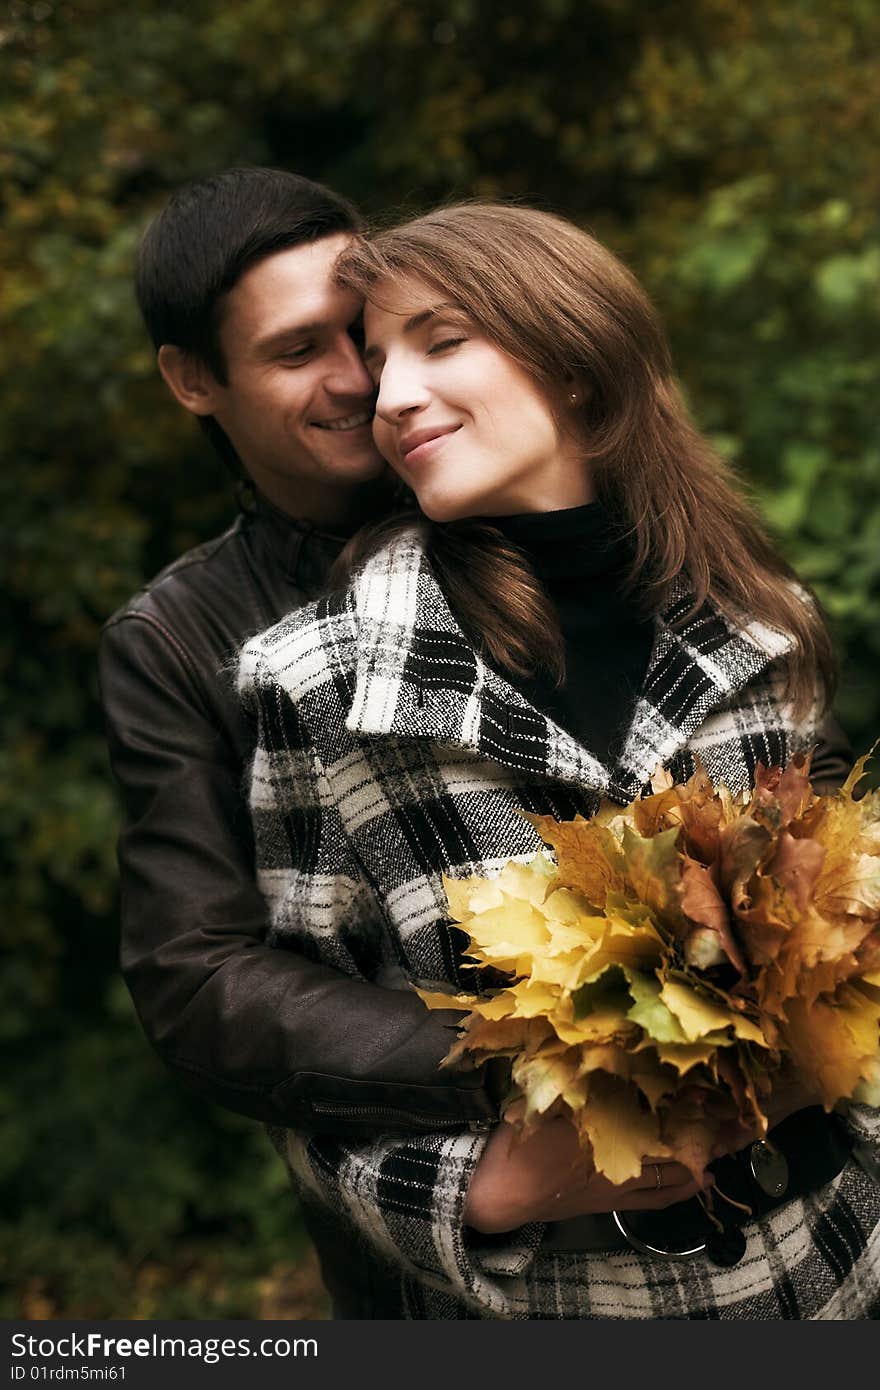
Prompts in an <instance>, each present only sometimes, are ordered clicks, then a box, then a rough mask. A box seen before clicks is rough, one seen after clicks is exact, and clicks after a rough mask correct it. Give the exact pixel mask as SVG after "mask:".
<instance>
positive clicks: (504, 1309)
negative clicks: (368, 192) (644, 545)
mask: <svg viewBox="0 0 880 1390" xmlns="http://www.w3.org/2000/svg"><path fill="white" fill-rule="evenodd" d="M688 607H689V600H688V596H687V594H685V593H684V592H681V593H679V594H678V595H677V596H674V597H673V599H672V601H671V602H670V604H669V605H668V607H667V608H666V610H665V611H664V612H663V613H662V614H660V615H658V617H657V619H656V634H655V641H654V647H653V652H652V655H651V659H650V662H649V667H648V671H647V674H646V677H645V681H644V685H643V688H642V691H641V694H640V696H639V699H638V702H637V704H636V708H635V710H634V713H633V719H632V724H631V728H630V730H629V734H628V737H627V739H626V740H625V743H624V746H623V751H622V753H621V755H620V758H619V761H618V763H617V765H616V766H614V767H605V766H603V765H602V764H601V763H600V762H598V761H597V759H596V758H595V757H594V756H593V755H592V754H591V753H590V751H589V750H588V749H587V748H585V747H583V746H582V745H580V744H579V743H578V742H576V740H575V739H574V738H573V737H572V736H571V735H570V734H568V733H567V732H566V731H565V730H563V729H561V728H559V727H557V726H556V725H555V724H553V722H552V721H551V720H550V719H549V718H548V717H547V716H545V715H544V714H542V713H541V712H540V710H538V709H535V708H534V707H532V706H531V705H530V704H529V703H528V702H527V701H526V700H525V698H524V697H523V696H521V695H520V694H519V693H518V692H517V691H516V690H515V689H514V688H513V687H512V686H511V685H510V684H509V683H508V682H507V681H506V680H505V679H503V678H502V676H500V675H499V674H498V673H497V672H496V671H494V670H492V669H491V668H489V667H488V666H487V665H486V664H485V662H484V661H483V660H482V658H481V656H480V655H479V654H478V653H477V652H476V651H475V650H474V649H473V647H472V645H471V644H470V643H469V641H468V640H467V639H466V637H465V636H464V634H463V633H462V631H461V629H460V627H459V625H458V623H457V622H456V620H455V618H454V617H453V615H452V613H451V612H450V610H449V607H448V605H447V603H446V601H445V599H444V597H443V595H442V593H441V591H440V589H439V587H438V585H437V583H436V581H435V580H434V578H433V576H432V574H431V571H430V568H429V566H428V564H427V562H426V559H425V555H424V551H423V547H422V542H421V539H420V536H419V533H418V531H416V530H414V531H412V532H411V533H407V534H406V535H404V536H403V537H402V538H399V539H397V540H395V541H394V542H392V543H391V544H390V545H389V546H388V547H386V549H385V550H383V551H381V552H379V553H378V554H377V555H375V556H374V557H373V558H372V559H371V560H369V561H368V562H367V564H366V565H365V567H364V568H363V569H362V570H361V571H360V573H359V574H358V575H357V576H356V577H355V579H354V580H353V582H352V585H351V587H350V588H349V590H348V591H347V592H345V593H340V594H335V595H331V596H330V597H328V598H325V599H322V600H320V601H319V602H317V603H314V604H311V605H310V606H308V607H306V608H304V609H300V610H298V611H297V612H295V613H292V614H290V615H289V617H287V618H285V619H284V620H282V622H280V623H278V624H277V625H276V626H275V627H273V628H271V629H270V630H269V631H268V632H265V633H263V634H262V635H261V636H259V637H257V638H255V639H254V640H253V641H251V642H250V643H249V644H248V645H247V647H246V648H245V649H244V652H243V654H242V657H241V662H240V674H239V685H240V690H241V693H242V696H243V698H244V699H245V701H246V703H247V704H248V705H249V706H250V708H251V709H252V711H253V713H254V715H255V718H256V721H257V734H258V738H257V752H256V756H255V760H254V764H253V771H252V780H251V793H250V795H251V808H252V814H253V820H254V827H255V835H256V845H257V858H258V874H259V882H260V886H261V888H262V891H263V892H264V894H265V896H266V898H267V900H268V902H269V904H270V908H271V913H272V921H273V942H274V944H276V945H278V946H286V947H292V948H295V949H297V950H302V951H305V952H307V953H308V954H310V955H312V956H314V957H317V958H320V959H321V960H323V961H325V962H327V963H329V964H331V965H334V966H336V967H337V968H339V969H340V970H343V971H346V972H347V973H349V974H351V975H355V976H358V977H361V978H363V979H365V980H373V981H378V982H382V983H385V984H388V983H391V984H393V985H395V986H396V987H400V988H405V987H406V986H407V982H412V983H415V984H418V985H421V986H426V987H429V988H430V987H433V988H438V989H445V990H448V989H449V988H450V987H452V988H453V989H458V988H462V987H467V986H468V983H469V982H468V979H467V972H466V970H465V969H463V966H462V961H461V957H460V947H459V946H458V944H457V942H456V933H455V930H454V928H451V927H450V925H449V923H448V918H447V913H446V901H445V896H444V893H443V889H442V886H441V881H440V876H441V874H442V873H447V874H453V875H455V876H462V877H464V876H468V875H472V874H491V873H492V872H493V871H497V870H499V869H500V868H501V866H502V865H503V864H504V863H505V862H506V861H507V860H508V859H512V858H519V859H522V860H529V859H530V858H532V857H533V856H534V854H535V853H536V852H537V851H538V850H540V849H541V848H542V845H541V842H540V841H539V839H538V837H537V835H536V833H535V832H534V830H533V829H532V827H531V825H530V824H529V823H528V822H527V821H526V820H525V819H524V818H523V817H522V816H521V815H519V814H518V810H519V809H525V810H529V811H534V812H538V813H544V814H551V815H553V816H556V817H557V818H559V819H568V818H571V817H572V816H574V815H575V814H577V813H578V812H580V813H581V814H583V815H590V814H591V813H592V812H593V811H594V810H595V809H596V807H597V805H598V802H599V799H600V797H601V796H608V797H610V798H612V799H614V800H617V801H618V802H620V803H621V804H623V803H626V802H628V801H630V800H632V799H633V798H634V797H635V796H636V795H637V794H638V793H639V792H640V791H641V790H642V788H643V787H644V786H645V784H646V782H647V781H648V779H649V777H650V775H651V773H652V772H653V771H654V769H655V767H656V765H657V763H658V762H659V763H662V764H663V765H664V766H666V767H667V768H669V770H670V771H671V772H672V773H673V775H674V776H675V777H676V778H679V779H681V778H685V777H687V776H689V775H690V774H691V772H692V771H693V768H694V756H695V754H697V753H699V755H700V758H701V759H702V761H703V764H704V766H705V767H706V770H707V772H708V773H709V775H710V776H711V777H712V778H713V779H718V778H723V779H724V780H725V781H726V782H727V784H728V785H729V786H730V787H731V788H732V789H734V790H738V789H740V788H742V787H744V786H745V785H746V784H748V783H749V782H750V781H751V780H752V779H753V776H754V772H755V765H756V763H757V762H758V761H759V760H761V761H763V762H764V763H767V764H774V763H784V762H785V761H786V760H787V759H788V758H789V757H790V756H791V754H792V753H793V752H795V751H797V750H798V749H800V748H802V747H805V746H808V745H809V744H810V743H811V741H812V738H813V731H814V722H813V721H812V720H809V719H808V720H806V721H802V722H800V723H796V722H795V720H794V718H793V715H792V711H791V708H790V706H789V705H788V703H787V702H786V699H785V696H784V689H783V687H784V681H783V675H784V670H785V661H786V655H787V653H788V651H789V649H790V644H789V639H788V638H787V637H786V636H784V635H783V634H781V633H779V632H777V631H774V630H772V629H770V628H768V627H765V626H760V625H758V624H757V623H752V624H751V625H746V626H744V627H743V628H741V629H736V628H734V627H732V626H731V625H730V624H729V623H728V622H727V621H726V620H725V619H724V618H723V617H722V616H721V615H720V614H719V612H718V611H717V609H716V608H715V607H714V606H713V605H712V604H711V603H706V604H705V605H704V606H703V608H702V609H701V610H700V611H699V612H698V613H697V614H696V615H695V616H694V617H692V618H691V619H689V620H688V622H687V623H686V624H685V625H684V626H681V627H676V626H674V625H675V624H676V620H680V619H681V617H682V615H683V614H684V613H685V612H686V611H687V608H688ZM597 675H598V676H599V677H600V678H601V665H599V667H598V669H597ZM344 1024H345V1021H344V1020H343V1019H341V1020H340V1027H344ZM850 1123H851V1124H852V1126H853V1127H854V1128H855V1129H856V1130H857V1133H858V1136H859V1138H860V1139H862V1140H864V1141H866V1142H867V1143H870V1144H873V1145H874V1146H875V1149H876V1150H877V1151H880V1125H878V1123H877V1112H875V1111H871V1110H867V1109H865V1108H859V1109H853V1111H852V1112H851V1117H850ZM485 1142H486V1136H485V1135H484V1134H473V1133H467V1132H457V1133H450V1132H443V1133H426V1134H424V1135H417V1136H415V1137H406V1138H401V1137H399V1136H397V1137H386V1138H383V1139H380V1140H378V1141H376V1142H367V1143H365V1142H363V1141H362V1140H361V1141H357V1142H347V1141H343V1140H339V1139H337V1138H328V1137H327V1136H326V1135H324V1136H322V1135H319V1134H308V1133H298V1132H297V1133H294V1132H292V1131H288V1132H287V1134H286V1151H287V1159H288V1163H289V1167H290V1170H291V1173H292V1176H293V1179H294V1183H295V1186H296V1188H297V1190H298V1191H299V1192H300V1194H301V1196H302V1197H303V1199H304V1200H306V1201H307V1202H310V1203H317V1204H318V1206H319V1207H320V1208H322V1209H323V1210H324V1211H325V1212H326V1213H327V1214H329V1215H330V1216H331V1219H337V1220H338V1222H339V1227H340V1233H341V1236H342V1238H343V1239H345V1238H346V1236H345V1232H346V1231H347V1232H348V1238H350V1239H352V1240H355V1239H357V1240H359V1241H360V1242H366V1244H367V1245H368V1246H369V1248H370V1249H371V1250H372V1251H373V1252H375V1255H376V1258H377V1261H378V1262H380V1263H381V1265H382V1266H383V1267H384V1268H386V1269H390V1270H391V1271H392V1273H391V1275H390V1277H391V1278H392V1279H395V1280H397V1281H399V1290H398V1292H399V1297H400V1306H401V1307H402V1308H403V1309H404V1310H405V1311H406V1314H407V1315H409V1316H414V1317H420V1318H450V1317H471V1318H472V1317H484V1318H595V1317H603V1318H658V1317H661V1318H860V1317H866V1316H871V1314H872V1312H873V1313H874V1314H875V1315H876V1314H878V1313H880V1291H878V1267H880V1210H878V1189H877V1187H876V1186H875V1185H874V1184H873V1183H872V1181H871V1180H870V1179H869V1177H868V1176H867V1175H866V1173H865V1171H864V1170H863V1168H862V1167H860V1166H859V1165H858V1164H856V1163H855V1162H850V1163H849V1164H848V1165H847V1167H846V1169H845V1170H844V1172H843V1173H842V1174H841V1176H840V1177H839V1178H838V1179H836V1180H835V1182H834V1183H832V1184H830V1185H829V1186H828V1187H827V1188H825V1189H823V1190H822V1191H820V1192H818V1193H816V1194H814V1195H813V1196H811V1197H810V1198H809V1199H807V1200H805V1201H801V1200H793V1201H791V1202H789V1203H787V1204H785V1205H784V1206H783V1207H780V1208H779V1209H778V1210H777V1211H776V1212H775V1213H773V1214H772V1215H771V1216H770V1217H769V1218H766V1219H764V1220H762V1221H760V1222H755V1223H753V1224H752V1225H750V1226H748V1227H747V1228H746V1233H747V1235H748V1237H749V1241H748V1249H747V1252H746V1255H745V1257H744V1259H743V1260H742V1261H741V1263H740V1264H739V1265H737V1266H736V1267H734V1268H733V1269H721V1268H717V1267H715V1266H713V1265H712V1264H710V1263H709V1262H707V1261H703V1260H702V1259H698V1260H696V1261H688V1262H684V1261H675V1262H668V1263H665V1262H657V1261H654V1260H651V1259H650V1258H647V1257H644V1256H641V1255H638V1254H636V1252H635V1251H632V1252H628V1253H626V1254H620V1253H603V1252H595V1251H593V1252H581V1251H572V1250H565V1249H561V1250H560V1249H549V1248H542V1245H541V1240H542V1235H543V1227H541V1226H538V1225H532V1226H527V1227H523V1228H521V1229H520V1230H518V1231H515V1232H512V1233H510V1235H509V1237H504V1238H501V1239H499V1238H498V1237H493V1238H491V1239H489V1238H480V1237H479V1236H478V1235H476V1233H474V1232H473V1231H469V1230H467V1229H466V1228H464V1226H463V1223H462V1208H463V1204H464V1199H465V1195H466V1192H467V1188H468V1184H469V1182H470V1179H471V1176H472V1174H473V1172H474V1168H475V1166H476V1164H477V1162H478V1160H479V1157H480V1154H481V1152H482V1148H483V1146H484V1144H485Z"/></svg>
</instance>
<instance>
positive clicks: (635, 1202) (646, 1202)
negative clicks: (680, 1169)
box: [618, 1178, 706, 1213]
mask: <svg viewBox="0 0 880 1390" xmlns="http://www.w3.org/2000/svg"><path fill="white" fill-rule="evenodd" d="M705 1186H706V1184H704V1183H702V1182H697V1181H696V1179H695V1178H690V1179H689V1180H688V1181H687V1182H683V1183H678V1184H677V1185H676V1186H675V1187H666V1188H660V1189H659V1190H658V1189H656V1188H655V1189H654V1191H653V1192H650V1191H648V1190H646V1189H642V1190H640V1191H639V1190H637V1191H635V1192H631V1193H628V1194H627V1197H626V1202H625V1205H624V1204H623V1203H621V1205H620V1206H619V1207H618V1210H619V1211H622V1212H624V1213H626V1212H628V1211H660V1210H662V1208H663V1207H671V1206H674V1205H675V1203H676V1202H686V1201H688V1200H689V1198H691V1197H695V1196H696V1194H697V1193H698V1192H702V1191H704V1190H705Z"/></svg>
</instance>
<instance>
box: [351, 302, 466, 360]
mask: <svg viewBox="0 0 880 1390" xmlns="http://www.w3.org/2000/svg"><path fill="white" fill-rule="evenodd" d="M453 314H454V315H456V316H458V315H460V314H461V310H460V309H459V307H458V305H457V304H450V303H447V304H433V305H432V306H431V308H430V309H422V310H420V312H419V313H418V314H413V315H412V316H411V317H410V318H408V319H407V320H406V322H405V323H404V325H403V331H404V333H414V332H415V331H416V329H417V328H421V327H423V325H424V324H426V323H427V322H428V321H429V319H444V318H450V317H452V315H453ZM381 351H382V349H381V348H380V347H379V346H378V345H377V344H376V343H371V344H370V345H369V346H368V347H366V348H365V350H364V361H365V362H369V361H371V360H372V358H374V357H375V356H377V354H378V353H380V352H381Z"/></svg>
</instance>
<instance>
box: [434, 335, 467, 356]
mask: <svg viewBox="0 0 880 1390" xmlns="http://www.w3.org/2000/svg"><path fill="white" fill-rule="evenodd" d="M466 342H467V338H443V339H441V341H440V342H439V343H432V344H431V346H430V347H429V348H428V356H429V357H433V356H434V355H435V353H439V352H449V351H451V349H452V348H457V347H460V346H461V344H462V343H466Z"/></svg>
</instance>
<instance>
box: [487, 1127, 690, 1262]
mask: <svg viewBox="0 0 880 1390" xmlns="http://www.w3.org/2000/svg"><path fill="white" fill-rule="evenodd" d="M658 1177H659V1179H660V1185H659V1186H658ZM708 1181H709V1179H707V1180H706V1182H696V1181H695V1180H694V1178H693V1176H692V1174H691V1173H690V1172H689V1171H688V1169H687V1168H685V1167H684V1166H683V1165H682V1164H681V1163H675V1162H672V1161H671V1160H670V1159H664V1158H658V1159H657V1160H656V1162H655V1161H654V1160H653V1159H646V1160H645V1164H644V1167H643V1168H642V1171H641V1173H640V1174H639V1176H638V1177H637V1178H631V1179H630V1181H629V1182H625V1183H621V1184H620V1185H617V1186H616V1185H615V1184H613V1183H610V1182H609V1181H608V1179H607V1178H605V1177H603V1176H602V1175H601V1174H600V1173H596V1172H594V1171H592V1170H591V1169H590V1167H589V1164H588V1161H587V1159H586V1157H585V1155H584V1152H583V1150H582V1148H581V1146H580V1143H579V1141H578V1137H577V1132H576V1130H575V1128H574V1125H572V1124H571V1122H570V1121H569V1120H567V1119H555V1120H544V1121H543V1122H542V1123H541V1124H540V1125H539V1126H538V1128H537V1129H536V1130H535V1131H533V1133H531V1134H530V1135H529V1136H528V1137H527V1138H525V1139H518V1138H517V1136H516V1133H515V1131H514V1130H513V1128H512V1127H511V1126H510V1125H508V1124H500V1125H499V1126H498V1128H497V1129H495V1130H494V1131H493V1133H492V1136H491V1138H490V1139H489V1142H488V1144H487V1145H486V1148H485V1149H484V1151H483V1157H482V1158H481V1160H480V1162H479V1164H478V1166H477V1170H476V1173H475V1174H474V1177H473V1180H472V1182H471V1186H470V1190H469V1192H468V1196H467V1202H466V1204H465V1212H464V1219H465V1222H466V1223H467V1225H469V1226H472V1227H473V1228H474V1229H475V1230H477V1231H482V1232H483V1233H484V1234H487V1235H489V1234H495V1233H497V1232H500V1231H511V1230H514V1229H515V1228H516V1227H517V1226H522V1225H524V1224H525V1223H526V1222H529V1221H566V1220H568V1219H569V1218H570V1217H574V1216H586V1215H590V1214H594V1213H596V1212H606V1211H612V1210H613V1209H614V1208H617V1209H618V1210H620V1211H645V1210H655V1209H657V1208H660V1207H668V1206H672V1204H673V1203H675V1202H684V1201H686V1200H687V1198H688V1197H693V1196H694V1194H695V1193H696V1192H700V1191H702V1190H703V1188H704V1187H705V1186H707V1185H708Z"/></svg>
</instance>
